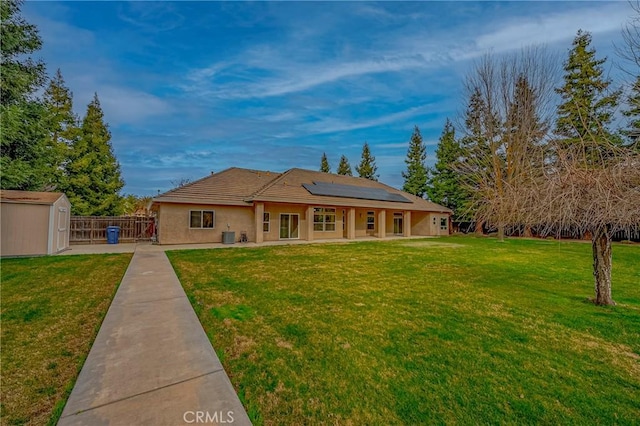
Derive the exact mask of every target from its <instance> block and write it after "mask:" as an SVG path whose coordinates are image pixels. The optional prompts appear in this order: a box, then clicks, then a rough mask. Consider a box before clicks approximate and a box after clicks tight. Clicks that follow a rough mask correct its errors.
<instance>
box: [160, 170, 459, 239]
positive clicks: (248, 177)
mask: <svg viewBox="0 0 640 426" xmlns="http://www.w3.org/2000/svg"><path fill="white" fill-rule="evenodd" d="M152 210H153V211H155V212H156V214H157V232H158V235H157V238H158V243H160V244H184V243H218V242H222V232H226V231H233V232H235V241H240V240H241V238H242V236H243V235H244V236H245V237H246V239H247V240H248V241H252V242H257V243H261V242H263V241H277V240H298V239H300V240H309V241H311V240H320V239H335V238H345V239H350V240H352V239H356V238H359V237H367V236H372V237H378V238H385V237H387V236H392V235H394V236H411V235H421V236H430V235H447V234H449V218H450V216H451V214H452V211H451V210H449V209H448V208H446V207H443V206H440V205H438V204H435V203H432V202H430V201H427V200H424V199H422V198H419V197H416V196H414V195H411V194H408V193H406V192H403V191H400V190H397V189H395V188H392V187H390V186H387V185H385V184H383V183H380V182H375V181H372V180H368V179H364V178H359V177H351V176H342V175H336V174H330V173H322V172H316V171H311V170H303V169H291V170H288V171H286V172H284V173H274V172H268V171H259V170H248V169H241V168H237V167H233V168H230V169H226V170H224V171H221V172H219V173H214V174H211V175H210V176H207V177H205V178H203V179H200V180H197V181H195V182H192V183H190V184H187V185H185V186H182V187H179V188H176V189H173V190H171V191H168V192H165V193H163V194H160V195H158V196H157V197H155V198H154V199H153V202H152ZM227 235H228V234H227Z"/></svg>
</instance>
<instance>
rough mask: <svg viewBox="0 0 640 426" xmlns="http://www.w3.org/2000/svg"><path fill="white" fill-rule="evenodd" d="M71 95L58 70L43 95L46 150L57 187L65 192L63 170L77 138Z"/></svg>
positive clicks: (78, 130) (77, 131) (76, 121)
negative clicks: (46, 132) (45, 111)
mask: <svg viewBox="0 0 640 426" xmlns="http://www.w3.org/2000/svg"><path fill="white" fill-rule="evenodd" d="M72 97H73V95H72V93H71V91H70V90H69V88H68V87H66V86H65V82H64V79H63V78H62V73H61V72H60V69H58V71H57V72H56V75H55V77H54V78H53V79H52V80H51V81H50V82H49V87H47V90H46V91H45V93H44V105H45V107H46V109H47V128H48V129H49V137H48V138H47V149H48V150H49V151H50V152H51V154H52V155H51V165H50V167H51V169H52V170H53V171H54V176H55V180H56V183H57V187H58V188H59V189H61V190H63V191H64V190H66V172H65V168H66V165H67V163H68V161H69V150H70V148H71V146H72V145H73V144H74V142H75V141H76V139H77V138H78V136H79V133H80V128H79V127H78V118H77V117H76V114H75V113H74V112H73V101H72Z"/></svg>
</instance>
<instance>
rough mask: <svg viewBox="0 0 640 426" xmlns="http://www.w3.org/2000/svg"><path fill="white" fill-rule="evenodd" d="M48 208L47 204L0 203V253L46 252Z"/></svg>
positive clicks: (18, 254)
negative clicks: (0, 218) (0, 223)
mask: <svg viewBox="0 0 640 426" xmlns="http://www.w3.org/2000/svg"><path fill="white" fill-rule="evenodd" d="M50 209H51V206H49V205H40V204H14V203H0V217H2V226H1V229H0V241H1V242H0V254H1V255H2V256H34V255H44V254H47V253H48V252H47V248H48V247H47V245H48V241H49V212H50Z"/></svg>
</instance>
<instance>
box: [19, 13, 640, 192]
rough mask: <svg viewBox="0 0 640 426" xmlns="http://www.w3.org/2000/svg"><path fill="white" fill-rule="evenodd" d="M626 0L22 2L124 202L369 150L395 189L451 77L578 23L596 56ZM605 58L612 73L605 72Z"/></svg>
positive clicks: (447, 105) (430, 134) (444, 106)
mask: <svg viewBox="0 0 640 426" xmlns="http://www.w3.org/2000/svg"><path fill="white" fill-rule="evenodd" d="M630 12H631V9H630V6H629V5H628V3H626V2H622V1H621V2H384V3H373V2H257V3H246V2H31V1H29V2H27V3H26V4H25V5H24V6H23V15H24V16H25V18H26V19H27V20H28V21H29V22H32V23H34V24H36V25H37V26H38V28H39V30H40V34H41V36H42V38H43V41H44V46H43V49H42V50H41V51H40V52H38V55H37V56H38V57H40V58H42V59H43V60H44V61H45V62H46V64H47V69H48V73H49V74H50V75H52V74H53V73H54V72H55V70H56V69H57V68H60V69H61V71H62V74H63V76H64V78H65V80H66V82H67V85H68V86H69V87H70V89H71V90H72V92H73V93H74V107H75V110H76V111H77V112H78V114H80V115H82V114H83V113H84V110H85V108H86V105H87V104H88V103H89V101H90V100H91V97H92V96H93V93H94V92H97V93H98V96H99V98H100V101H101V103H102V106H103V109H104V112H105V120H106V121H107V122H108V123H109V125H110V130H111V132H112V141H111V142H112V145H113V148H114V152H115V154H116V156H117V158H118V160H119V161H120V164H121V167H122V173H123V177H124V179H125V181H126V186H125V188H124V190H123V192H124V193H133V194H138V195H155V194H157V191H158V190H160V191H165V190H168V189H170V188H171V187H172V181H178V180H179V179H182V178H190V179H197V178H200V177H203V176H205V175H207V174H209V173H210V172H211V171H220V170H222V169H225V168H228V167H231V166H239V167H247V168H255V169H264V170H272V171H284V170H286V169H289V168H291V167H302V168H309V169H317V168H318V167H319V165H320V157H321V155H322V153H323V152H326V153H327V155H328V157H329V162H330V163H331V166H332V168H333V170H335V167H336V166H337V163H338V160H339V158H340V155H342V154H344V155H346V156H347V157H348V158H349V160H350V162H351V165H352V167H355V166H356V165H357V163H358V162H359V160H360V153H361V150H362V145H363V143H364V142H365V141H366V142H368V143H369V145H370V147H371V151H372V153H373V155H374V156H375V157H376V162H377V164H378V172H379V174H380V180H381V181H383V182H385V183H387V184H390V185H392V186H395V187H401V186H402V182H403V179H402V176H401V173H402V171H403V170H404V169H405V163H404V159H405V157H406V152H407V147H408V143H409V139H410V137H411V133H412V131H413V126H414V125H417V126H419V127H420V129H421V131H422V135H423V137H424V139H425V142H426V143H427V149H428V160H427V162H428V163H429V164H433V162H434V160H435V154H434V152H435V148H436V144H437V141H438V137H439V135H440V133H441V131H442V127H443V125H444V122H445V119H446V118H447V117H451V118H452V119H453V120H455V119H456V117H458V116H459V114H460V112H461V111H462V110H463V109H464V99H463V91H462V81H463V79H464V76H465V73H467V72H468V70H469V69H470V68H471V65H472V63H473V61H474V60H475V59H477V58H478V57H479V56H481V55H482V54H484V53H485V52H488V51H492V52H494V53H496V54H502V53H508V52H510V51H514V50H517V49H520V48H521V47H523V46H527V45H530V44H539V43H543V44H546V45H547V46H548V47H549V49H551V50H552V51H554V52H557V53H558V55H559V58H560V61H562V60H564V58H565V57H566V55H567V52H568V49H569V48H570V46H571V41H572V39H573V37H574V36H575V34H576V32H577V30H578V29H580V28H582V29H584V30H587V31H590V32H591V33H592V35H593V40H594V46H595V47H596V49H597V51H598V56H600V57H602V56H608V57H609V58H610V59H614V50H613V43H620V42H621V36H620V30H621V28H622V25H623V24H624V23H625V22H626V21H627V19H628V16H629V14H630ZM612 64H613V61H611V60H610V61H609V62H608V63H607V65H606V70H607V72H611V75H612V76H613V77H614V78H616V73H617V70H616V68H615V67H614V66H613V65H612Z"/></svg>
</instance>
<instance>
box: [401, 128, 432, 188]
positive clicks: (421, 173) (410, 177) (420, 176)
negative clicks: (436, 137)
mask: <svg viewBox="0 0 640 426" xmlns="http://www.w3.org/2000/svg"><path fill="white" fill-rule="evenodd" d="M426 159H427V147H426V146H425V145H424V142H423V141H422V135H421V134H420V129H419V128H418V126H415V128H414V129H413V134H412V135H411V141H410V142H409V150H408V151H407V158H406V159H405V160H404V162H405V163H406V164H407V171H406V172H402V177H403V178H404V185H403V186H402V190H403V191H405V192H408V193H409V194H413V195H416V196H418V197H421V198H422V197H424V196H425V195H426V193H427V180H428V178H429V169H427V166H426V165H425V163H424V162H425V160H426Z"/></svg>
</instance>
